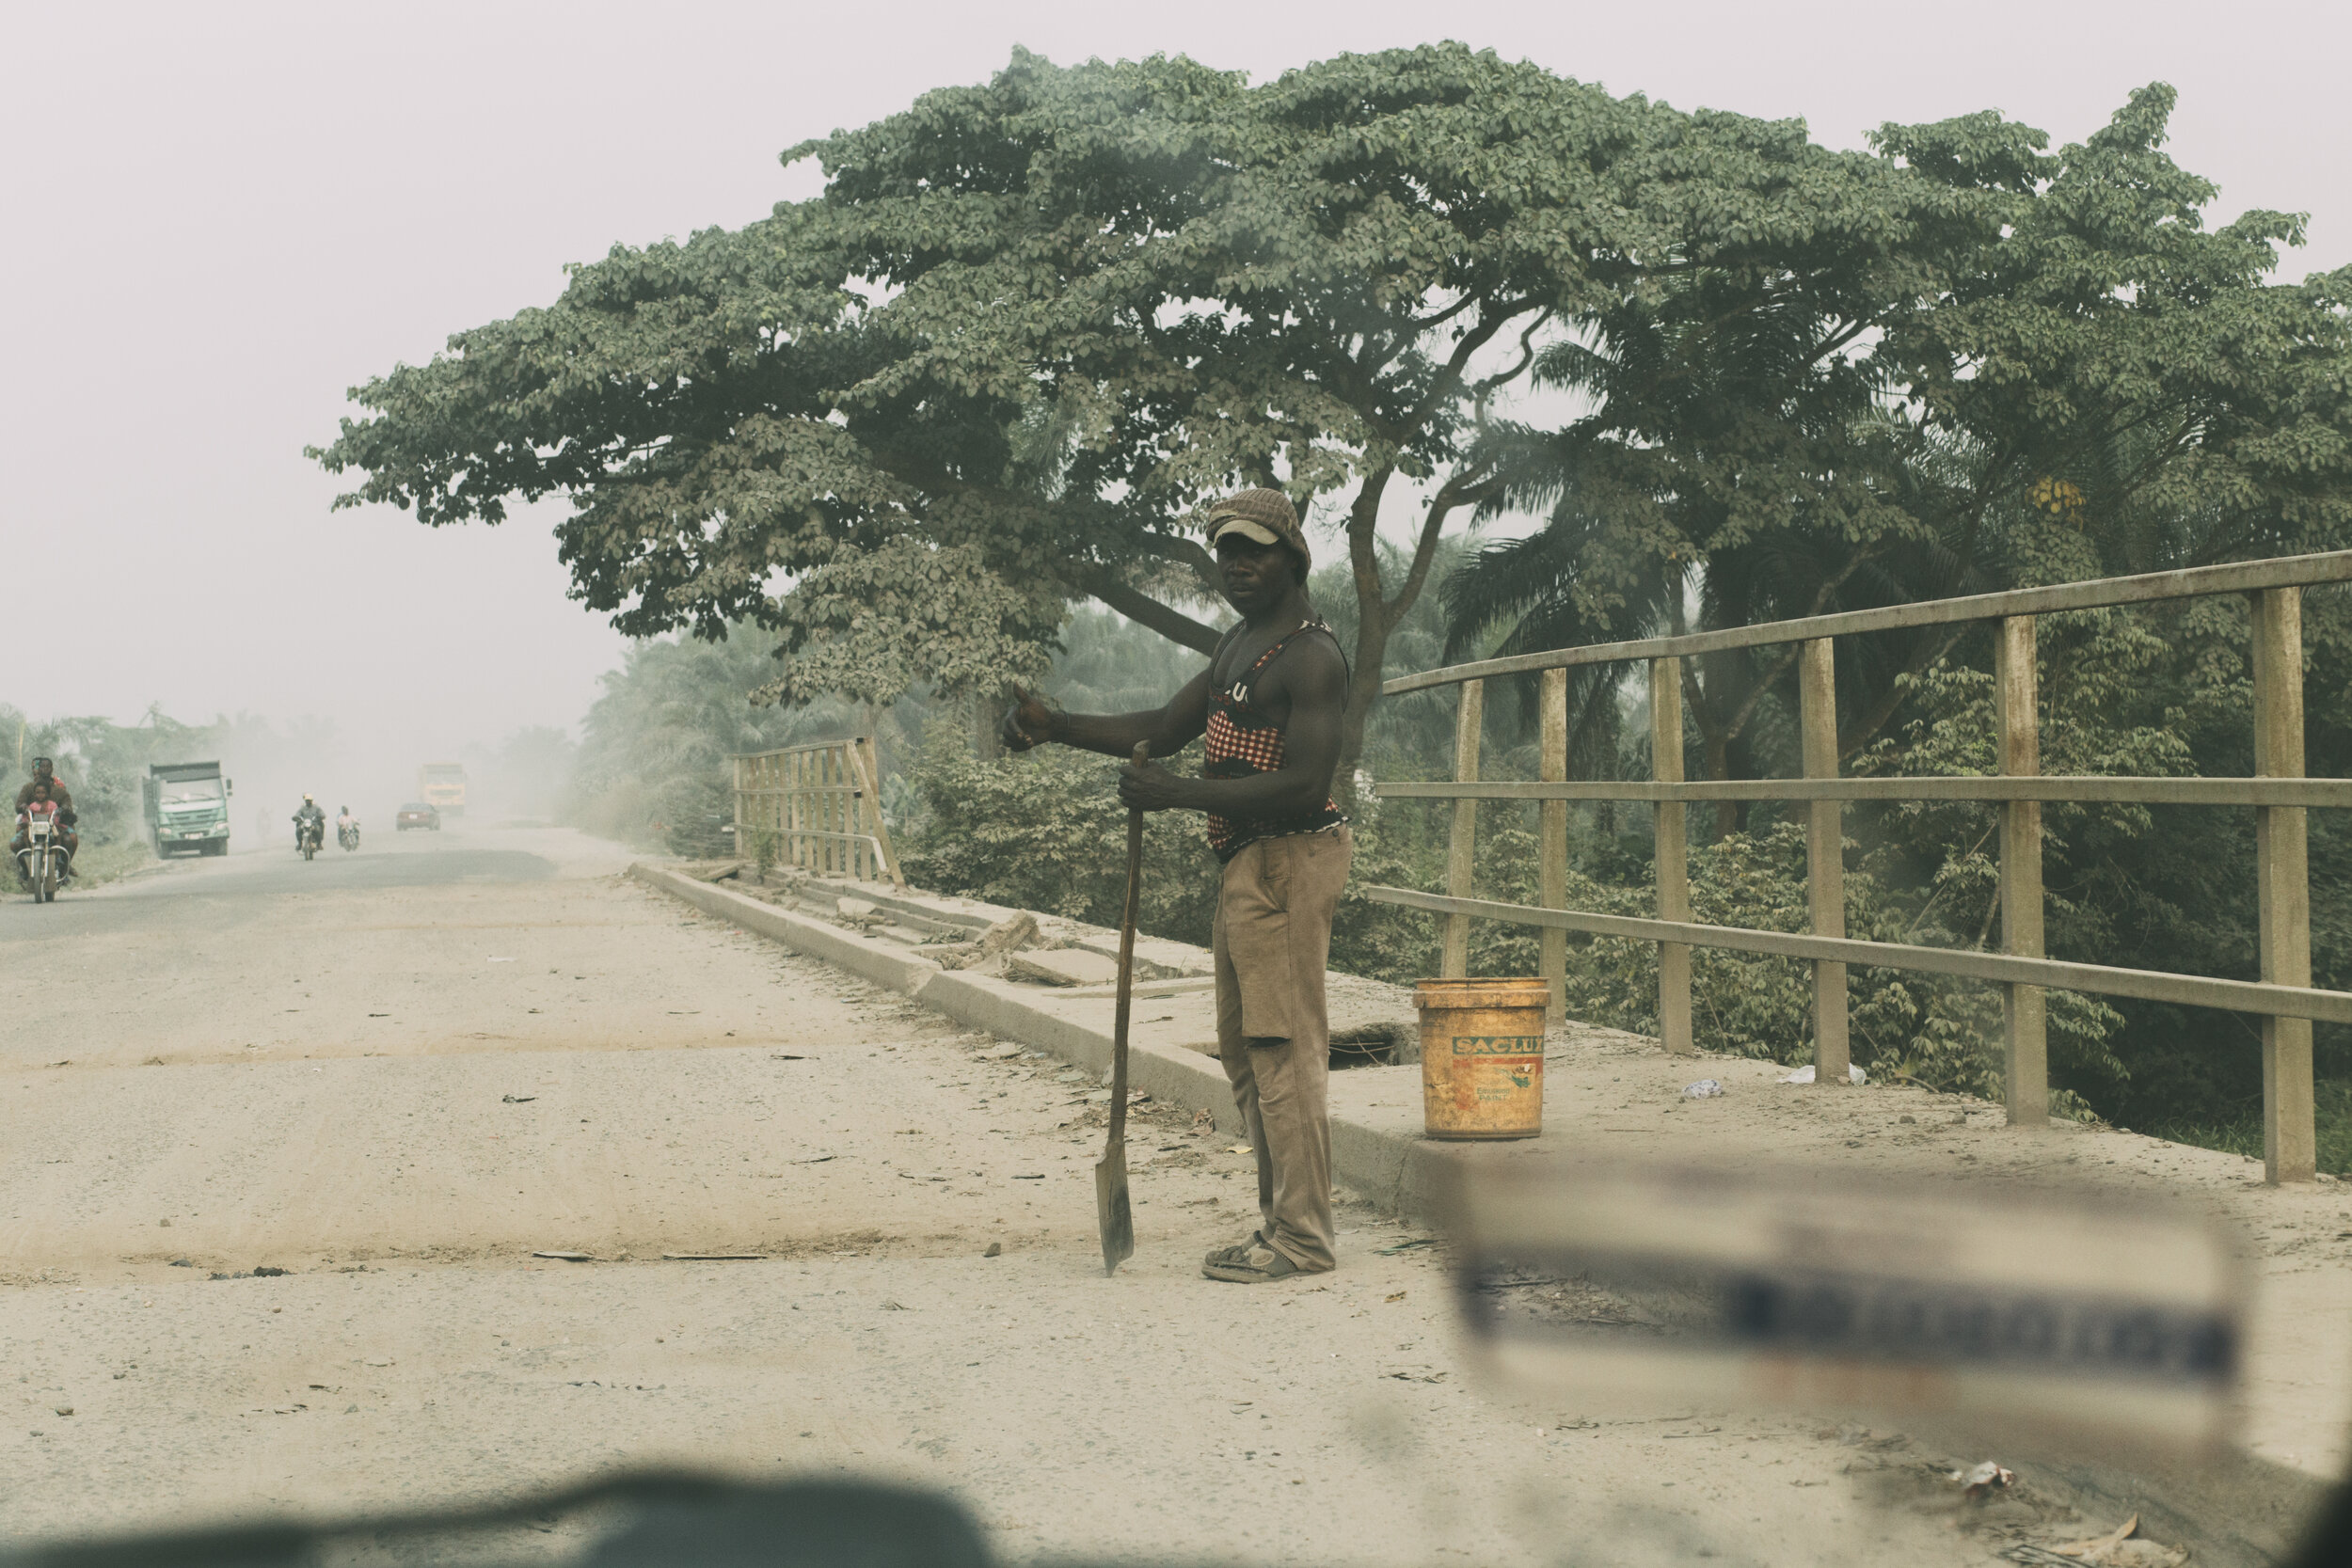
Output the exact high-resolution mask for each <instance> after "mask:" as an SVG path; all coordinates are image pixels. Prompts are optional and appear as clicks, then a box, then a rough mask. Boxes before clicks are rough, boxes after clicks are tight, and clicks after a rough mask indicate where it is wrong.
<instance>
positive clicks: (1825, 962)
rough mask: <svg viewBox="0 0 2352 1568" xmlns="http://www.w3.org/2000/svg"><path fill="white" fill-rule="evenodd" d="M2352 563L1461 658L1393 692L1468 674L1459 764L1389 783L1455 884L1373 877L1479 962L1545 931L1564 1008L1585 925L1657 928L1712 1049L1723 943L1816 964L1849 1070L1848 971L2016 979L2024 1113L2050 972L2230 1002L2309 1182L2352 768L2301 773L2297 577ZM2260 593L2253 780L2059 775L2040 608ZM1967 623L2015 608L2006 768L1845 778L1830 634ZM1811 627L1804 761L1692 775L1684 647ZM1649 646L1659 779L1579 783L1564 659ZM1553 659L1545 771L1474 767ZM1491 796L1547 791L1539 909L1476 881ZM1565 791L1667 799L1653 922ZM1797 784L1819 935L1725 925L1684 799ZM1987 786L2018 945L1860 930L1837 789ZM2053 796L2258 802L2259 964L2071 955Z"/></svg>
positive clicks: (2005, 710)
mask: <svg viewBox="0 0 2352 1568" xmlns="http://www.w3.org/2000/svg"><path fill="white" fill-rule="evenodd" d="M2345 581H2352V550H2347V551H2336V552H2331V553H2328V554H2325V555H2306V556H2294V557H2289V558H2285V559H2281V560H2274V561H2251V562H2232V563H2229V564H2226V565H2220V566H2204V567H2197V568H2192V569H2188V570H2184V571H2177V572H2156V573H2150V574H2148V575H2146V576H2141V577H2129V578H2104V579H2100V580H2097V581H2091V582H2072V583H2061V584H2058V585H2055V586H2052V587H2047V588H2029V589H2022V590H2017V591H2014V592H2010V593H2004V594H1976V595H1972V596H1969V597H1965V598H1953V599H1937V600H1931V601H1929V602H1927V603H1923V604H1910V605H1897V606H1893V607H1890V608H1887V609H1883V610H1854V611H1849V612H1846V613H1842V614H1836V615H1819V616H1812V617H1809V618H1807V619H1804V620H1798V621H1779V622H1773V623H1771V624H1768V625H1763V626H1736V627H1729V628H1726V629H1724V630H1721V631H1710V632H1699V633H1694V634H1691V635H1687V636H1682V637H1661V638H1648V639H1645V640H1642V641H1629V642H1612V643H1597V644H1594V645H1591V646H1587V647H1581V648H1562V649H1557V650H1553V651H1550V652H1547V653H1539V654H1522V655H1518V656H1516V657H1510V658H1494V659H1485V660H1481V661H1479V662H1477V663H1472V664H1458V665H1454V666H1450V667H1448V668H1446V669H1441V670H1431V671H1426V672H1424V673H1420V674H1414V675H1405V676H1401V677H1399V678H1398V679H1395V680H1392V681H1390V682H1388V683H1387V684H1386V685H1385V686H1384V687H1383V688H1382V690H1383V691H1384V692H1386V693H1389V694H1395V693H1398V692H1404V691H1419V690H1423V689H1429V688H1432V687H1439V686H1454V687H1457V688H1459V689H1460V691H1461V698H1460V707H1459V708H1458V709H1457V721H1456V726H1455V735H1454V759H1455V760H1454V782H1452V783H1450V784H1449V783H1435V784H1382V785H1380V786H1379V789H1378V793H1379V794H1380V796H1381V797H1382V798H1383V799H1388V800H1452V801H1454V837H1453V842H1452V846H1451V847H1452V853H1451V855H1450V856H1449V858H1448V861H1447V875H1446V891H1445V893H1444V894H1443V895H1436V894H1427V893H1422V892H1418V891H1415V890H1413V889H1409V888H1391V887H1369V888H1366V889H1365V890H1364V892H1365V895H1366V896H1368V897H1370V898H1372V899H1374V900H1375V901H1377V902H1381V903H1389V904H1398V905H1403V906H1406V907H1407V908H1412V909H1422V910H1428V911H1433V912H1436V913H1438V914H1442V915H1444V916H1445V917H1446V921H1445V940H1444V945H1443V949H1442V954H1443V956H1442V958H1441V960H1440V961H1441V964H1442V966H1443V973H1444V974H1447V975H1449V976H1454V975H1460V974H1465V973H1466V972H1467V969H1468V964H1469V955H1470V922H1471V921H1472V920H1501V921H1507V922H1510V923H1513V924H1516V925H1521V926H1534V927H1539V928H1540V929H1541V930H1542V932H1543V942H1542V945H1541V948H1540V952H1541V959H1540V961H1541V966H1542V970H1543V974H1544V977H1545V978H1546V979H1547V980H1549V982H1550V983H1551V992H1552V998H1553V1009H1554V1015H1555V1017H1556V1016H1557V1015H1558V1013H1559V1011H1560V1010H1561V1005H1562V1002H1563V1000H1564V997H1563V987H1564V985H1565V978H1566V974H1567V949H1566V940H1567V934H1568V933H1569V932H1571V931H1578V932H1583V933H1585V934H1587V935H1595V936H1615V937H1629V938H1633V939H1635V940H1642V941H1654V942H1657V943H1658V949H1659V966H1658V1018H1659V1034H1660V1036H1661V1040H1662V1042H1663V1043H1664V1045H1665V1048H1666V1049H1667V1050H1668V1051H1669V1052H1674V1053H1688V1052H1690V1051H1692V1050H1693V1049H1694V1047H1693V1045H1692V1035H1691V957H1690V955H1691V949H1692V947H1717V948H1725V949H1729V950H1732V951H1735V952H1745V953H1764V954H1774V955H1778V956H1780V957H1784V958H1803V959H1809V960H1811V962H1812V964H1813V966H1814V987H1813V990H1814V1035H1815V1063H1816V1068H1815V1074H1814V1077H1815V1082H1816V1083H1817V1084H1820V1085H1827V1086H1833V1087H1834V1086H1836V1085H1842V1084H1844V1083H1845V1082H1846V1081H1847V1069H1848V1067H1849V1065H1850V1063H1849V1054H1850V1053H1849V1048H1848V1040H1847V1032H1846V1024H1847V1018H1846V1005H1847V998H1846V969H1847V966H1848V965H1850V964H1859V965H1863V966H1867V967H1871V968H1882V969H1909V970H1915V971H1923V972H1927V973H1931V974H1954V975H1961V976H1963V977H1967V978H1972V979H1978V980H1985V981H1990V982H1992V983H1994V984H1996V985H1999V986H2000V987H2001V988H2002V993H2003V1004H2002V1035H2003V1042H2002V1056H2003V1066H2004V1081H2005V1084H2006V1086H2007V1087H2006V1098H2007V1101H2008V1111H2009V1119H2010V1121H2011V1122H2012V1123H2016V1124H2020V1125H2026V1126H2040V1125H2044V1124H2046V1122H2047V1120H2048V1117H2049V1041H2048V1023H2047V1018H2046V1014H2045V1011H2044V1006H2043V993H2044V991H2045V990H2049V989H2050V988H2052V987H2056V988H2058V989H2060V990H2079V991H2093V992H2098V993H2101V994H2104V995H2109V996H2131V997H2138V998H2142V999H2146V1000H2152V1001H2162V1002H2172V1003H2178V1004H2180V1005H2183V1006H2198V1007H2220V1008H2226V1009H2229V1010H2231V1011H2235V1012H2243V1013H2253V1014H2256V1015H2259V1016H2260V1018H2261V1020H2262V1056H2263V1064H2262V1065H2263V1148H2264V1160H2263V1165H2264V1172H2265V1177H2266V1179H2267V1180H2270V1181H2273V1182H2280V1181H2308V1180H2312V1176H2313V1174H2314V1171H2315V1168H2316V1163H2317V1149H2316V1147H2315V1137H2314V1132H2315V1129H2314V1125H2313V1119H2314V1105H2313V1100H2312V1021H2313V1020H2323V1021H2326V1022H2339V1023H2346V1022H2352V993H2347V992H2344V991H2336V990H2314V989H2313V988H2312V953H2311V941H2312V930H2311V876H2310V867H2309V861H2308V855H2307V850H2306V844H2305V832H2306V821H2305V813H2306V811H2307V810H2308V809H2309V808H2311V807H2313V806H2319V807H2338V808H2341V807H2346V806H2352V781H2347V780H2342V779H2311V778H2306V777H2304V773H2303V769H2304V752H2303V637H2302V626H2303V621H2302V604H2303V601H2302V592H2303V590H2304V589H2305V588H2307V587H2312V586H2315V585H2319V584H2324V583H2340V582H2345ZM2206 594H2247V595H2249V598H2250V600H2251V605H2252V628H2253V659H2252V663H2253V670H2254V715H2253V720H2254V771H2255V775H2256V776H2255V777H2253V778H2250V779H2211V778H2136V777H2112V778H2107V777H2103V778H2065V777H2048V776H2044V775H2043V774H2042V770H2041V736H2040V733H2039V729H2038V720H2037V717H2036V713H2037V707H2036V690H2037V684H2038V674H2037V669H2038V667H2037V664H2036V656H2035V635H2034V633H2035V624H2036V623H2035V618H2036V617H2037V616H2041V615H2047V614H2052V613H2056V612H2058V611H2063V610H2093V609H2100V608H2105V607H2109V606H2115V605H2128V604H2150V603H2155V602H2158V601H2161V600H2168V599H2182V598H2192V597H2197V596H2201V595H2206ZM1968 621H1992V622H1995V623H1997V625H1996V626H1995V630H1994V693H1995V706H1996V714H1997V723H1998V729H1999V737H1998V738H1999V757H2000V767H2001V772H2000V773H1999V774H1997V775H1988V776H1983V777H1976V778H1953V777H1935V778H1873V779H1845V778H1840V777H1838V774H1837V744H1836V733H1837V730H1836V724H1837V720H1836V674H1835V669H1836V666H1835V661H1834V658H1833V653H1834V643H1835V640H1836V639H1837V638H1839V637H1852V636H1858V635H1862V634H1865V633H1869V632H1877V631H1892V630H1897V629H1901V628H1907V627H1915V626H1948V625H1952V624H1955V623H1960V622H1968ZM1788 643H1795V644H1797V653H1796V657H1795V661H1794V662H1795V666H1796V675H1797V690H1798V725H1799V739H1800V752H1801V753H1802V760H1803V768H1804V776H1803V777H1802V778H1797V779H1734V780H1728V781H1700V782H1688V781H1686V780H1685V779H1684V778H1683V776H1682V759H1683V733H1682V684H1681V683H1682V660H1684V659H1685V658H1688V657H1692V656H1694V655H1698V654H1704V653H1710V652H1715V651H1718V650H1723V649H1730V648H1753V647H1768V646H1773V645H1779V644H1788ZM1625 663H1639V664H1643V665H1645V666H1646V670H1647V675H1648V681H1649V697H1650V724H1651V733H1650V739H1651V748H1650V749H1651V754H1652V758H1653V769H1652V771H1653V777H1652V778H1651V779H1649V780H1608V781H1571V780H1568V779H1567V778H1566V767H1565V763H1566V708H1565V699H1566V692H1567V679H1566V672H1567V671H1569V670H1570V669H1573V668H1577V667H1580V666H1584V665H1593V664H1625ZM1530 672H1540V673H1541V675H1542V679H1543V689H1542V701H1543V722H1542V729H1541V740H1540V745H1539V749H1538V750H1539V755H1540V758H1541V762H1540V769H1539V770H1540V771H1541V773H1542V775H1543V776H1542V778H1541V779H1540V780H1538V781H1535V782H1532V783H1530V782H1516V781H1498V780H1484V779H1481V778H1480V776H1479V755H1478V752H1479V742H1478V728H1479V721H1480V717H1481V715H1482V713H1483V710H1484V705H1485V692H1484V683H1485V682H1486V680H1488V679H1491V678H1493V677H1495V676H1497V675H1507V674H1520V673H1530ZM1479 800H1536V801H1540V802H1542V821H1541V825H1540V827H1541V831H1540V845H1541V848H1540V853H1541V856H1542V864H1541V867H1540V871H1541V875H1540V877H1539V879H1538V885H1539V888H1540V892H1539V894H1538V896H1539V897H1540V898H1541V899H1542V905H1541V906H1540V907H1537V906H1531V905H1525V904H1505V903H1496V902H1491V901H1487V900H1484V899H1477V898H1473V897H1471V896H1470V893H1471V885H1470V867H1471V862H1472V855H1471V848H1472V843H1473V835H1474V834H1475V832H1476V829H1477V818H1476V816H1475V813H1476V810H1477V807H1476V804H1475V802H1477V801H1479ZM1571 800H1642V801H1648V802H1650V803H1651V804H1652V806H1653V807H1654V809H1655V811H1656V814H1657V815H1656V832H1657V851H1656V860H1655V863H1656V880H1657V899H1658V904H1657V908H1658V915H1657V918H1656V919H1651V920H1642V919H1634V918H1630V917H1627V916H1621V915H1605V914H1599V913H1595V912H1592V911H1578V910H1570V909H1567V908H1565V905H1566V902H1567V900H1566V896H1565V894H1566V887H1567V805H1568V802H1569V801H1571ZM1710 800H1789V801H1804V802H1805V803H1806V808H1807V816H1806V823H1807V832H1806V844H1807V851H1808V852H1807V857H1806V859H1807V879H1808V883H1809V893H1810V899H1809V903H1810V907H1811V920H1812V927H1813V928H1812V931H1811V932H1810V933H1809V934H1804V935H1796V934H1790V933H1787V932H1778V931H1756V930H1749V929H1744V928H1740V927H1724V926H1709V925H1703V924H1698V923H1694V922H1693V921H1692V919H1691V901H1690V870H1689V839H1688V833H1687V831H1686V825H1685V821H1684V813H1685V810H1686V808H1687V807H1688V806H1689V805H1690V804H1691V803H1692V802H1695V801H1710ZM1847 800H1984V801H1991V802H1995V803H1997V804H1998V805H1999V806H2000V808H2001V832H2000V857H2001V881H2000V900H2001V923H2000V924H2001V950H2000V951H1999V952H1998V953H1987V952H1980V951H1976V950H1972V949H1961V948H1941V947H1918V946H1911V945H1906V944H1901V943H1896V942H1863V941H1855V940H1851V939H1849V938H1848V937H1847V936H1846V934H1845V868H1844V859H1843V855H1842V851H1841V845H1842V836H1841V835H1842V825H1841V821H1840V817H1841V813H1842V802H1844V801H1847ZM2045 800H2079V801H2140V802H2148V803H2154V804H2178V805H2215V806H2251V807H2253V808H2254V811H2255V823H2256V827H2255V844H2256V864H2255V868H2254V874H2255V879H2256V887H2257V894H2258V897H2257V907H2258V909H2259V911H2260V918H2261V933H2260V934H2261V973H2262V978H2261V979H2260V980H2258V981H2254V980H2217V979H2211V978H2207V977H2204V976H2201V975H2189V974H2170V973H2166V972H2162V971H2154V970H2139V969H2124V968H2117V967H2112V966H2107V965H2100V964H2078V963H2068V962H2063V961H2058V960H2054V959H2051V958H2047V957H2046V956H2045V955H2044V953H2043V951H2042V909H2043V903H2042V802H2043V801H2045Z"/></svg>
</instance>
